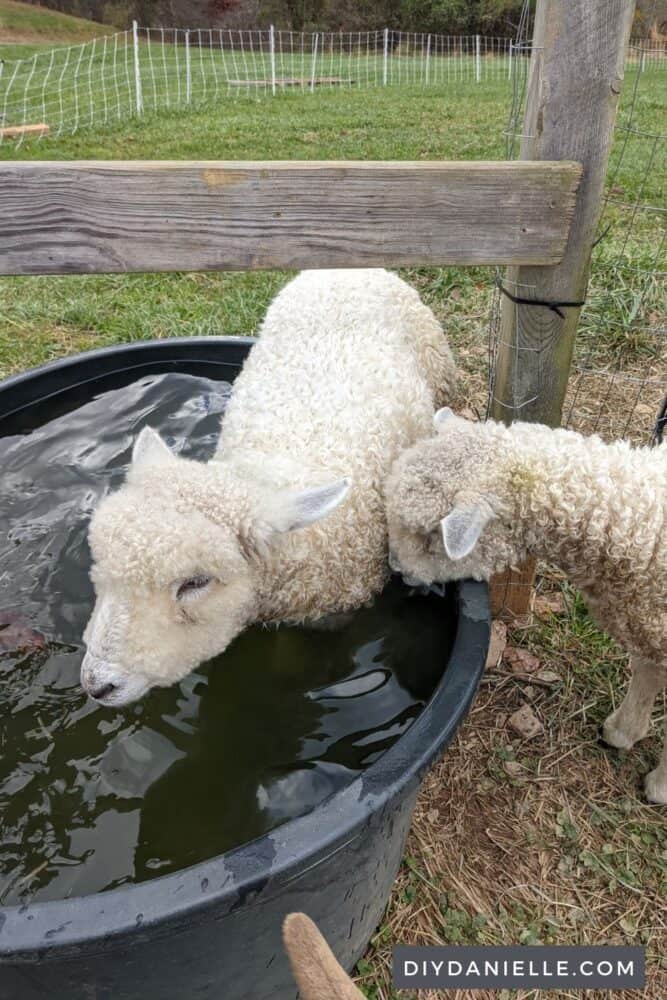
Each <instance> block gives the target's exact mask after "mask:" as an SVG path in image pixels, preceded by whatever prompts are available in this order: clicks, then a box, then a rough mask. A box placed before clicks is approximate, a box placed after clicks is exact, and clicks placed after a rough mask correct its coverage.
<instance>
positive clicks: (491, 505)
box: [387, 416, 667, 656]
mask: <svg viewBox="0 0 667 1000" xmlns="http://www.w3.org/2000/svg"><path fill="white" fill-rule="evenodd" d="M439 430H440V433H439V434H438V435H437V436H436V437H435V438H431V439H428V440H426V441H423V442H420V443H419V444H417V445H415V446H414V447H413V448H411V449H409V450H408V451H407V452H406V453H405V454H404V455H403V456H401V458H400V459H399V460H398V461H397V463H396V465H395V467H394V470H393V472H392V475H391V477H390V479H389V484H388V487H387V494H388V496H387V503H388V511H389V515H390V528H392V531H391V534H392V538H391V543H392V548H394V549H398V548H400V547H401V544H402V541H403V540H404V539H403V540H402V538H401V535H402V532H401V523H402V527H403V530H405V528H406V527H408V526H414V527H415V528H416V529H417V530H418V531H422V532H423V533H424V534H426V533H427V532H428V531H435V532H436V534H437V535H439V533H440V522H441V521H442V519H443V518H445V517H446V515H448V514H451V513H452V512H453V511H455V510H456V509H458V510H467V511H474V510H476V509H477V510H481V511H482V518H481V521H480V526H481V534H480V537H479V540H478V541H477V543H476V545H475V547H474V548H473V549H472V551H471V552H470V553H469V554H468V555H466V556H465V557H464V558H462V559H457V560H451V559H450V558H448V556H447V554H446V553H445V550H444V545H443V543H442V540H440V539H438V543H437V545H434V547H433V549H432V551H431V552H430V553H429V555H428V556H426V557H425V559H424V561H423V562H422V563H421V564H420V565H419V566H417V565H415V564H414V562H413V564H412V569H410V572H414V573H415V575H422V576H424V575H425V576H429V575H430V576H431V579H433V578H436V577H437V578H438V579H451V578H452V577H461V576H468V575H471V576H476V577H478V578H483V579H489V577H490V576H491V575H492V574H494V573H498V572H501V571H502V570H503V569H506V568H507V567H508V566H513V567H518V566H519V565H520V564H521V563H522V562H524V561H525V559H526V558H528V556H529V555H532V556H535V557H536V558H538V559H544V560H548V561H549V562H551V563H554V564H555V565H557V566H558V567H559V568H560V569H561V570H563V572H564V573H566V574H567V575H568V577H569V578H570V580H571V581H572V582H573V583H574V584H575V586H577V587H578V588H579V589H580V590H581V591H582V593H583V594H584V596H585V597H586V600H587V602H588V604H589V606H590V607H591V609H592V610H593V611H594V613H595V615H596V616H597V619H598V621H599V622H600V624H601V625H602V627H603V628H605V629H606V630H607V631H608V632H609V633H610V635H612V636H614V638H616V639H617V640H618V641H619V642H621V643H623V645H624V646H626V647H627V648H628V649H629V650H630V651H631V652H633V653H637V654H640V655H646V656H657V655H658V654H663V655H664V654H665V652H667V530H666V529H667V448H633V447H632V446H631V445H630V444H628V443H627V442H625V441H618V442H615V443H613V444H606V443H605V442H604V441H602V440H601V439H600V438H599V437H584V436H582V435H581V434H577V433H576V432H574V431H568V430H553V429H551V428H549V427H544V426H542V425H539V424H525V423H515V424H512V425H511V426H510V427H505V426H504V425H503V424H499V423H494V422H493V421H488V422H487V423H484V424H476V423H471V422H468V421H466V420H463V419H462V418H460V417H455V416H451V417H449V418H448V419H445V420H444V421H443V422H442V424H441V426H440V428H439ZM482 522H483V523H482ZM394 535H395V537H394ZM407 558H408V561H411V560H410V558H409V556H408V557H407ZM429 560H430V562H429ZM399 561H401V560H400V559H399ZM408 568H409V567H408Z"/></svg>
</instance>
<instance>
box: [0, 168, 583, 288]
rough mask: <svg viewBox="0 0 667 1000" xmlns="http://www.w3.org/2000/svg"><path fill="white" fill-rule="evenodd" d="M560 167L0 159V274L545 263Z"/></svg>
mask: <svg viewBox="0 0 667 1000" xmlns="http://www.w3.org/2000/svg"><path fill="white" fill-rule="evenodd" d="M580 176H581V168H580V166H579V165H578V164H577V163H572V162H563V161H560V162H540V163H531V162H526V161H524V162H520V163H511V162H510V163H504V162H501V163H493V162H465V163H460V162H425V163H410V162H387V163H386V162H364V163H356V162H349V161H346V162H257V163H244V162H187V161H185V162H167V161H156V162H143V161H129V162H121V161H103V162H100V161H81V162H18V161H10V162H5V163H0V274H91V273H105V272H107V273H112V272H123V271H194V270H248V269H271V268H303V267H364V266H367V267H371V266H381V267H398V266H406V265H429V264H430V265H439V264H534V265H549V264H556V263H558V262H559V261H560V260H561V259H562V257H563V253H564V251H565V247H566V243H567V239H568V233H569V231H570V224H571V221H572V219H573V215H574V207H575V196H576V191H577V187H578V184H579V180H580Z"/></svg>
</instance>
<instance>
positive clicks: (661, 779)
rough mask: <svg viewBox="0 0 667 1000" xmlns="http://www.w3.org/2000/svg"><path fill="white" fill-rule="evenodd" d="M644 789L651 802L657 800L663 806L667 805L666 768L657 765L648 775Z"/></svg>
mask: <svg viewBox="0 0 667 1000" xmlns="http://www.w3.org/2000/svg"><path fill="white" fill-rule="evenodd" d="M644 791H645V792H646V798H647V799H648V800H649V802H657V803H658V804H659V805H661V806H667V774H665V769H664V768H662V770H661V769H660V768H659V767H656V769H655V771H651V773H650V774H647V775H646V781H645V782H644Z"/></svg>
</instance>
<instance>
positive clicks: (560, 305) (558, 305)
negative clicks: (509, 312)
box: [496, 278, 586, 319]
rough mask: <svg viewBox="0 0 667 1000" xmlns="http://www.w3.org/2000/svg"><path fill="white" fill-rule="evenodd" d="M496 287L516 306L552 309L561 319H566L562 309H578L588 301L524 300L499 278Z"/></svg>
mask: <svg viewBox="0 0 667 1000" xmlns="http://www.w3.org/2000/svg"><path fill="white" fill-rule="evenodd" d="M496 285H497V286H498V288H499V289H500V291H501V292H502V293H503V295H506V296H507V298H508V299H510V301H511V302H514V303H515V304H516V305H518V306H542V307H543V308H544V309H551V311H552V312H555V313H556V315H557V316H560V318H561V319H565V314H564V313H562V312H561V309H578V308H579V306H583V305H584V304H585V301H586V300H585V299H582V301H581V302H547V301H546V299H524V298H522V297H521V296H520V295H512V293H511V292H509V291H508V290H507V289H506V288H505V286H504V285H503V283H502V281H501V280H500V279H499V278H498V279H496Z"/></svg>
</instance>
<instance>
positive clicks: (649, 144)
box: [489, 6, 667, 444]
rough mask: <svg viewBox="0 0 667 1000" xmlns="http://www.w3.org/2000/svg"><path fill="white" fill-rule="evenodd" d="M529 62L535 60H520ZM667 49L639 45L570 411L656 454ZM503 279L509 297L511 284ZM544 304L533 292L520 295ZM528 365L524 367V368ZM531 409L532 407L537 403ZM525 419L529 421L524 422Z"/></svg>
mask: <svg viewBox="0 0 667 1000" xmlns="http://www.w3.org/2000/svg"><path fill="white" fill-rule="evenodd" d="M531 35H532V32H531V25H530V22H529V15H528V8H527V6H526V8H525V10H524V16H523V17H522V20H521V22H520V24H519V27H518V31H517V37H516V39H515V40H514V42H513V50H514V52H515V53H516V56H517V58H515V60H514V75H513V80H512V98H511V105H510V113H509V120H508V125H507V129H506V133H505V134H506V139H507V156H508V158H514V157H515V156H516V155H517V154H518V150H519V145H520V139H521V131H522V125H523V116H524V105H525V98H526V92H527V82H528V67H529V58H528V57H529V56H530V52H531V49H532V43H531ZM519 54H522V55H525V56H526V58H523V59H521V58H518V56H519ZM666 67H667V63H666V62H665V49H664V45H662V44H660V43H656V42H653V41H650V40H646V41H642V40H641V39H638V40H633V41H632V42H631V44H630V47H629V51H628V57H627V60H626V67H625V82H624V89H623V93H622V99H621V104H620V108H619V113H618V118H617V122H616V127H615V133H614V144H613V147H612V152H611V157H610V162H609V168H608V172H607V178H606V188H605V199H604V205H603V211H602V215H601V220H600V224H599V229H598V234H597V239H596V243H595V245H594V249H593V256H592V261H591V277H590V283H589V288H588V294H587V299H586V303H585V305H584V307H583V309H582V312H581V317H580V321H579V328H578V331H577V338H576V341H575V347H574V356H573V359H572V367H571V370H570V377H569V382H568V389H567V395H566V399H565V403H564V407H563V425H564V426H566V427H571V428H573V429H574V430H579V431H582V432H583V433H596V434H600V435H601V436H602V437H604V438H606V439H608V440H612V439H616V438H622V437H624V438H629V439H631V440H633V441H635V442H636V443H642V444H646V443H648V442H649V441H650V440H652V439H653V438H654V436H655V426H656V419H657V414H658V412H659V410H660V407H661V405H662V402H663V400H664V398H665V395H666V394H667V281H666V280H665V279H666V278H667V229H666V223H667V208H666V207H665V190H664V187H665V178H666V173H667V171H666V164H667V157H666V156H665V142H666V140H667V133H666V132H665V131H664V128H661V127H660V125H661V123H663V124H664V119H663V117H662V112H661V102H660V98H659V95H658V94H657V86H658V84H659V83H662V84H663V85H664V79H665V77H664V71H665V68H666ZM501 277H502V281H503V283H504V285H505V287H507V285H508V278H507V276H506V275H500V274H497V275H496V281H497V282H498V281H499V279H500V278H501ZM510 291H511V292H512V293H513V294H514V295H516V296H519V297H526V298H531V297H534V289H532V288H531V287H530V286H521V287H516V286H514V287H511V288H510ZM500 306H501V303H500V292H499V290H498V289H497V288H496V290H495V292H494V295H493V301H492V308H491V319H490V324H489V399H490V400H491V398H492V397H493V394H494V382H495V373H496V360H497V356H498V347H499V336H500V327H501V324H500V313H501V308H500ZM522 361H523V359H522V358H520V357H517V358H516V364H517V367H520V366H521V364H522ZM529 402H532V400H530V401H529ZM518 419H520V415H518Z"/></svg>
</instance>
